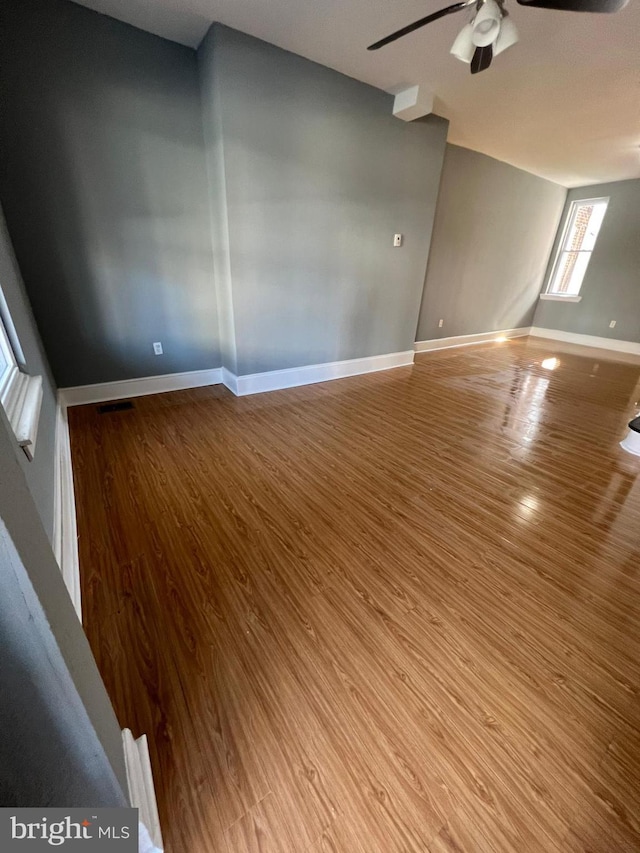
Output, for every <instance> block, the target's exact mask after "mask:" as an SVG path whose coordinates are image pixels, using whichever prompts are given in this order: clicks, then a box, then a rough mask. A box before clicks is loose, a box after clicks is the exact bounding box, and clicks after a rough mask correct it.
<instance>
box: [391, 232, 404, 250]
mask: <svg viewBox="0 0 640 853" xmlns="http://www.w3.org/2000/svg"><path fill="white" fill-rule="evenodd" d="M393 245H394V246H395V247H396V249H397V248H398V247H399V246H402V234H394V235H393Z"/></svg>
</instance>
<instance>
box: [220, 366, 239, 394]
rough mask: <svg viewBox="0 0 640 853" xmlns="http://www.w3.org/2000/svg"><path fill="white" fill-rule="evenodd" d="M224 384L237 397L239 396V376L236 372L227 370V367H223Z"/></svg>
mask: <svg viewBox="0 0 640 853" xmlns="http://www.w3.org/2000/svg"><path fill="white" fill-rule="evenodd" d="M222 384H223V385H224V386H225V387H226V388H228V389H229V391H231V392H232V393H233V394H235V395H236V397H237V396H238V377H237V376H236V375H235V373H232V372H231V371H230V370H227V368H226V367H223V368H222Z"/></svg>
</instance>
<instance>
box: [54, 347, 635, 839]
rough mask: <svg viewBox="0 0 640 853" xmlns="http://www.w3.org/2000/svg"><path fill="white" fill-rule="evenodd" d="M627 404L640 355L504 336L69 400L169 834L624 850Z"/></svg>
mask: <svg viewBox="0 0 640 853" xmlns="http://www.w3.org/2000/svg"><path fill="white" fill-rule="evenodd" d="M553 357H555V358H556V359H557V360H558V362H557V364H556V365H555V369H553V370H550V369H546V368H545V367H543V365H542V362H543V360H546V359H549V358H553ZM639 403H640V365H639V364H638V363H622V362H618V361H613V360H609V359H608V358H607V356H606V355H605V354H603V353H597V352H596V353H593V352H591V351H587V350H581V349H580V348H576V347H563V345H562V344H557V343H554V342H548V341H540V340H535V339H520V340H517V341H512V342H508V343H503V344H496V345H488V346H482V347H472V348H464V349H458V350H450V351H442V352H439V353H427V354H424V355H419V356H417V359H416V364H415V366H414V367H413V368H399V369H396V370H393V371H389V372H386V373H378V374H372V375H369V376H364V377H358V378H353V379H346V380H340V381H336V382H330V383H325V384H322V385H315V386H308V387H305V388H299V389H294V390H290V391H282V392H274V393H270V394H263V395H257V396H253V397H246V398H240V399H237V398H235V397H233V396H232V394H231V393H230V392H228V391H227V390H226V389H224V388H222V387H211V388H200V389H197V390H193V391H184V392H176V393H171V394H164V395H157V396H154V397H145V398H139V399H136V400H135V408H134V409H133V410H131V411H122V412H114V413H111V414H103V415H100V414H98V413H97V411H96V406H85V407H79V408H75V409H72V410H70V412H69V415H70V417H69V420H70V424H71V440H72V451H73V464H74V475H75V484H76V498H77V506H78V525H79V535H80V540H79V541H80V559H81V569H82V589H83V603H84V614H85V627H86V631H87V634H88V636H89V640H90V642H91V646H92V648H93V650H94V653H95V656H96V659H97V661H98V665H99V667H100V671H101V672H102V675H103V677H104V680H105V683H106V685H107V689H108V690H109V693H110V695H111V697H112V700H113V702H114V705H115V708H116V712H117V714H118V717H119V720H120V723H121V725H122V726H125V725H126V726H129V727H131V728H132V729H133V731H134V734H136V735H138V734H141V733H143V732H146V733H147V734H148V735H149V740H150V748H151V756H152V763H153V767H154V772H155V778H156V786H157V793H158V799H159V808H160V817H161V821H162V825H163V831H164V836H165V842H166V849H167V851H168V853H257V851H260V853H305V851H308V853H418V851H420V853H461V851H464V853H507V851H509V853H513V852H514V851H517V853H538V852H539V853H542V851H544V853H549V851H567V853H631V851H635V852H636V853H637V851H640V730H639V727H640V696H639V690H640V476H639V475H640V459H638V458H635V457H633V456H630V455H628V454H626V453H625V452H624V451H622V450H621V449H620V448H619V446H618V442H619V441H620V439H621V438H622V437H623V435H624V434H625V432H626V423H627V421H628V420H629V419H630V418H631V417H632V416H633V415H634V414H635V413H636V412H637V411H638V404H639Z"/></svg>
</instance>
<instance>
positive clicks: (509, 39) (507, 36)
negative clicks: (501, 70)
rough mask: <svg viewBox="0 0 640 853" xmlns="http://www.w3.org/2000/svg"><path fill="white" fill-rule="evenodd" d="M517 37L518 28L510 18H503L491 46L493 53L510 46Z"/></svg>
mask: <svg viewBox="0 0 640 853" xmlns="http://www.w3.org/2000/svg"><path fill="white" fill-rule="evenodd" d="M518 38H519V36H518V28H517V27H516V25H515V24H514V23H513V21H512V20H511V19H510V18H503V19H502V24H501V26H500V32H499V34H498V38H497V39H496V43H495V44H494V46H493V55H494V56H497V55H498V54H499V53H502V51H503V50H506V49H507V48H508V47H512V46H513V45H514V44H515V43H516V42H517V41H518Z"/></svg>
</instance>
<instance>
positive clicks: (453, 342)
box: [414, 326, 531, 352]
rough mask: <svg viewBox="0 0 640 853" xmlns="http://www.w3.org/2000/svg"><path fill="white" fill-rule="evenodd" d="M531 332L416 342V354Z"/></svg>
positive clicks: (503, 331)
mask: <svg viewBox="0 0 640 853" xmlns="http://www.w3.org/2000/svg"><path fill="white" fill-rule="evenodd" d="M530 331H531V328H530V326H522V327H521V328H519V329H500V330H498V331H497V332H479V333H478V334H475V335H454V336H453V337H451V338H435V339H434V340H431V341H416V342H415V345H414V348H415V351H416V352H430V351H431V350H437V349H449V348H451V347H466V346H470V345H471V344H484V343H491V342H493V341H497V340H498V339H500V338H507V339H510V338H524V337H526V336H527V335H528V334H530Z"/></svg>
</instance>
